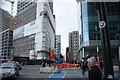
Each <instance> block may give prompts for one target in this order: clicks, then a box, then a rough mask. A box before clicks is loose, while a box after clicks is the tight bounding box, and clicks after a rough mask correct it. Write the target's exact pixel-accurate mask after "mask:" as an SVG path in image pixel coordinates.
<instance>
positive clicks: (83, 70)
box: [81, 61, 88, 75]
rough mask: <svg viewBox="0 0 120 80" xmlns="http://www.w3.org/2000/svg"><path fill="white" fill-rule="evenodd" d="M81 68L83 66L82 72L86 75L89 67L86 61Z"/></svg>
mask: <svg viewBox="0 0 120 80" xmlns="http://www.w3.org/2000/svg"><path fill="white" fill-rule="evenodd" d="M81 68H82V74H83V75H85V71H86V70H87V68H88V66H87V62H86V61H84V62H82V65H81Z"/></svg>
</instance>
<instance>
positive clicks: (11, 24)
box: [5, 0, 14, 31]
mask: <svg viewBox="0 0 120 80" xmlns="http://www.w3.org/2000/svg"><path fill="white" fill-rule="evenodd" d="M5 1H8V2H10V3H11V15H10V30H11V31H12V28H13V5H14V1H13V0H5Z"/></svg>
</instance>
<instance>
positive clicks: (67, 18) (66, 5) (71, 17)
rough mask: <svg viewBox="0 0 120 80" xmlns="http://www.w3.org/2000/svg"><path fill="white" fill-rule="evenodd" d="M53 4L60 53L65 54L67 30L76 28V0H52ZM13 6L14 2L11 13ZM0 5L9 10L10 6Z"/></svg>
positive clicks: (70, 30)
mask: <svg viewBox="0 0 120 80" xmlns="http://www.w3.org/2000/svg"><path fill="white" fill-rule="evenodd" d="M2 1H4V0H2ZM15 1H16V0H15ZM53 4H54V5H53V7H54V8H53V9H54V14H55V16H56V34H57V35H61V53H62V54H63V55H64V56H65V52H66V51H65V50H66V47H68V46H69V45H68V43H69V42H68V39H69V38H68V34H69V32H72V31H76V30H78V17H77V2H76V0H53ZM4 5H8V6H10V5H11V4H10V3H9V2H7V3H4ZM15 6H16V4H14V13H13V15H15V13H16V7H15ZM2 7H3V8H4V9H5V10H8V11H9V12H10V7H7V6H2Z"/></svg>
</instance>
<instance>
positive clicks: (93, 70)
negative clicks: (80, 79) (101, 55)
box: [87, 57, 102, 80]
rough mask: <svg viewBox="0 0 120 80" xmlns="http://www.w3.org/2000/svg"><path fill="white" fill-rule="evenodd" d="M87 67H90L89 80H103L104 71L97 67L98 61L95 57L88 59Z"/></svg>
mask: <svg viewBox="0 0 120 80" xmlns="http://www.w3.org/2000/svg"><path fill="white" fill-rule="evenodd" d="M87 62H88V63H87V65H88V67H89V71H88V78H89V80H101V78H102V71H101V70H100V68H99V67H97V66H96V65H95V63H96V60H95V58H94V57H91V58H88V59H87Z"/></svg>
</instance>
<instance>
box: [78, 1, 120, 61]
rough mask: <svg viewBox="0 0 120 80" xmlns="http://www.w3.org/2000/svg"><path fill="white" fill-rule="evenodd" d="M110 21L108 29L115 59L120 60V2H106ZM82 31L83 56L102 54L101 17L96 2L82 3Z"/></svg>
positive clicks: (81, 48) (81, 51)
mask: <svg viewBox="0 0 120 80" xmlns="http://www.w3.org/2000/svg"><path fill="white" fill-rule="evenodd" d="M105 6H106V15H107V21H108V31H109V37H110V44H111V51H112V52H111V53H112V57H113V61H115V62H116V61H117V62H118V61H119V59H120V57H119V55H120V48H119V47H120V23H119V22H120V3H119V2H105ZM81 15H82V16H81V18H82V27H81V29H82V33H81V39H82V40H81V44H80V55H81V58H82V57H85V56H86V55H88V54H90V55H93V54H96V55H98V56H102V52H101V37H100V31H99V23H98V21H99V17H98V14H97V5H96V2H82V3H81Z"/></svg>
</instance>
